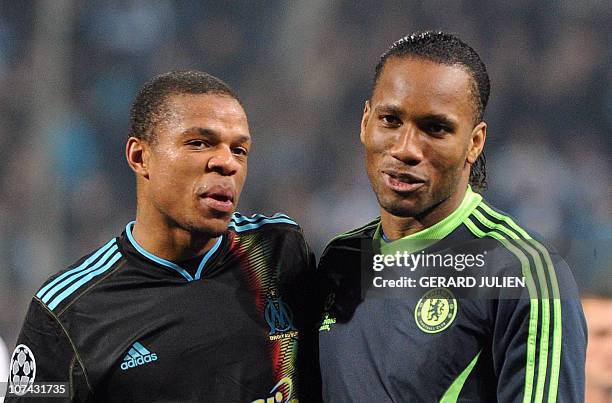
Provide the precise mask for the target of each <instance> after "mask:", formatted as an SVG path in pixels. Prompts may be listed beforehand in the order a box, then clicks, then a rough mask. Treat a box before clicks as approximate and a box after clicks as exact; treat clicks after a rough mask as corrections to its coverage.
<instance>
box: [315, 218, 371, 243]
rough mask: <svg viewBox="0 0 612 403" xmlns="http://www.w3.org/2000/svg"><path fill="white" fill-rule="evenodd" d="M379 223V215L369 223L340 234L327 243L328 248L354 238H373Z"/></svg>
mask: <svg viewBox="0 0 612 403" xmlns="http://www.w3.org/2000/svg"><path fill="white" fill-rule="evenodd" d="M379 223H380V217H377V218H375V219H374V220H372V221H369V222H368V223H367V224H364V225H362V226H360V227H357V228H354V229H351V230H349V231H345V232H343V233H341V234H338V235H336V236H335V237H333V238H332V239H331V240H330V241H329V242H328V243H327V248H330V247H334V246H337V245H341V244H344V243H346V242H351V241H353V240H362V239H364V238H370V239H371V238H372V236H373V235H374V232H375V231H376V227H378V224H379ZM327 248H326V249H327Z"/></svg>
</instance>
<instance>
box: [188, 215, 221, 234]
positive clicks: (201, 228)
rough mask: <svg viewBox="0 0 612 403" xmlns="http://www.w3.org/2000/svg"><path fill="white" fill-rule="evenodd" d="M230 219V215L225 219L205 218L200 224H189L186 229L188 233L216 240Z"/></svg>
mask: <svg viewBox="0 0 612 403" xmlns="http://www.w3.org/2000/svg"><path fill="white" fill-rule="evenodd" d="M230 219H231V215H228V216H226V217H214V218H206V219H205V220H202V221H201V222H196V223H191V224H190V225H189V226H188V228H187V229H188V230H189V232H191V233H194V234H199V235H202V236H206V237H209V238H216V237H218V236H221V235H223V234H224V233H225V231H226V230H227V227H228V225H229V222H230Z"/></svg>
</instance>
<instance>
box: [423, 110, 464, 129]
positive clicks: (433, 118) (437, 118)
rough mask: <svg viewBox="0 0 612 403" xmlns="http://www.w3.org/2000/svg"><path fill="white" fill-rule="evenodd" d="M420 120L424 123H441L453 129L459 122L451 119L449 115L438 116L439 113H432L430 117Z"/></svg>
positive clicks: (426, 116)
mask: <svg viewBox="0 0 612 403" xmlns="http://www.w3.org/2000/svg"><path fill="white" fill-rule="evenodd" d="M419 120H421V121H423V122H435V123H441V124H443V125H446V126H451V127H454V126H455V125H456V124H457V122H456V121H455V120H454V119H451V118H450V117H448V116H447V115H443V114H438V113H432V114H429V115H425V116H422V117H420V118H419Z"/></svg>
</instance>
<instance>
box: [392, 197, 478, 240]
mask: <svg viewBox="0 0 612 403" xmlns="http://www.w3.org/2000/svg"><path fill="white" fill-rule="evenodd" d="M466 191H467V185H466V186H461V187H460V190H458V191H457V192H455V193H454V194H452V195H451V196H450V197H448V198H447V199H445V200H443V201H442V202H440V203H438V204H437V205H435V206H433V207H432V208H430V209H429V210H428V211H426V212H425V213H423V214H421V215H419V216H414V217H400V216H396V215H393V214H391V213H389V212H388V211H386V210H385V209H382V208H381V209H380V222H381V226H382V231H383V233H384V234H385V236H386V237H387V238H388V239H390V240H392V241H395V240H397V239H401V238H404V237H406V236H408V235H412V234H416V233H417V232H420V231H423V230H424V229H427V228H429V227H431V226H433V225H435V224H437V223H439V222H440V221H442V220H444V219H445V218H446V217H448V216H449V215H451V214H452V213H453V211H455V210H456V209H457V208H459V206H460V205H461V202H462V201H463V199H464V197H465V193H466Z"/></svg>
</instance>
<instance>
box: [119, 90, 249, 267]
mask: <svg viewBox="0 0 612 403" xmlns="http://www.w3.org/2000/svg"><path fill="white" fill-rule="evenodd" d="M154 136H155V137H154V139H153V140H150V141H147V140H141V139H138V138H136V137H130V138H129V139H128V142H127V145H126V158H127V161H128V163H129V165H130V167H131V168H132V170H133V171H134V172H135V173H136V178H137V179H136V183H137V208H136V224H135V226H134V229H133V235H134V238H135V239H136V241H137V242H138V243H139V244H140V245H142V247H144V248H145V249H146V250H148V251H149V252H151V253H153V254H155V255H157V256H159V257H162V258H164V259H166V260H170V261H181V260H185V259H189V258H192V257H195V256H198V255H201V254H203V253H205V252H206V251H207V250H209V249H210V248H211V247H212V246H213V245H214V243H215V242H216V239H217V238H218V237H219V236H220V235H222V234H223V233H224V232H225V230H226V229H227V226H228V224H229V220H230V219H231V215H232V214H233V213H234V211H235V209H236V205H237V203H238V199H239V197H240V193H241V191H242V187H243V185H244V181H245V179H246V175H247V158H248V154H249V150H250V147H251V137H250V133H249V126H248V122H247V117H246V114H245V112H244V109H243V108H242V106H241V105H240V103H239V102H238V101H237V100H236V99H234V98H232V97H229V96H225V95H217V94H177V95H171V96H169V97H168V99H167V101H166V103H165V113H164V114H163V118H162V119H161V121H160V122H159V123H158V124H157V125H156V127H155V128H154Z"/></svg>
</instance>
